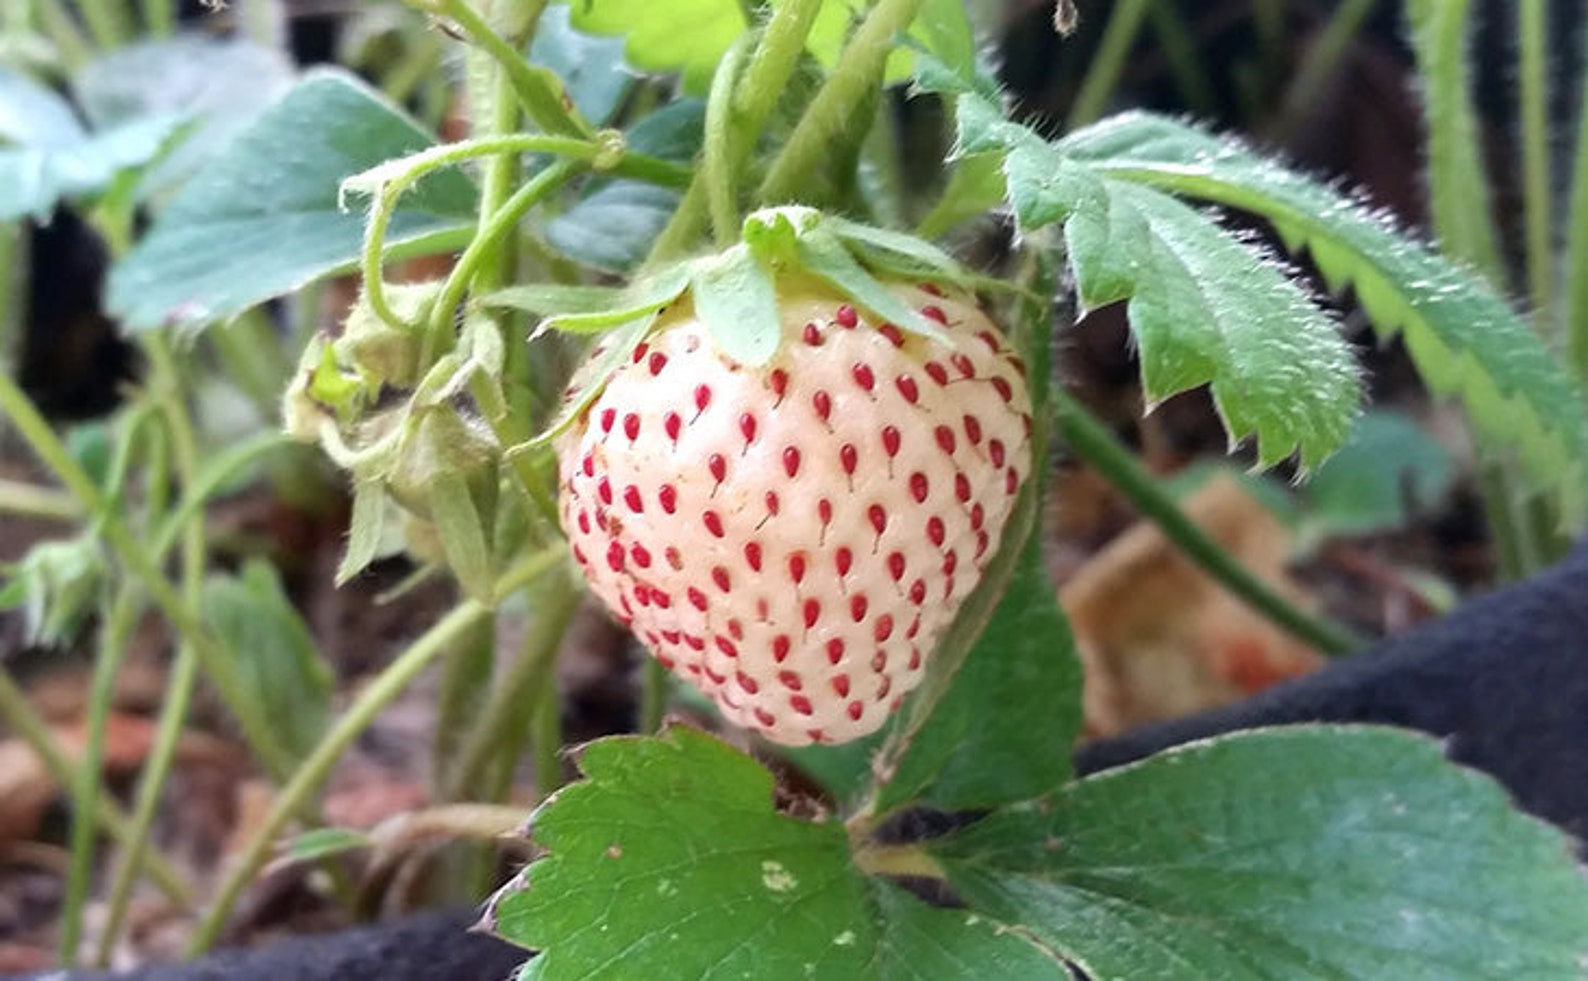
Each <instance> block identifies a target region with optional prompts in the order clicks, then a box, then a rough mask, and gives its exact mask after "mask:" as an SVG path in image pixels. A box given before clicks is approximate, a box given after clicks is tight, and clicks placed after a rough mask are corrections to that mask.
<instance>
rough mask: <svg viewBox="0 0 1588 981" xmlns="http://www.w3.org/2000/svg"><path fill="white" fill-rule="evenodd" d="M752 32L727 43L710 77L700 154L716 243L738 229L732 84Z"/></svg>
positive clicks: (728, 241) (730, 240) (723, 241)
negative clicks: (704, 133)
mask: <svg viewBox="0 0 1588 981" xmlns="http://www.w3.org/2000/svg"><path fill="white" fill-rule="evenodd" d="M753 37H754V35H753V34H751V33H749V32H745V33H744V34H741V35H739V36H738V37H737V38H736V39H735V40H734V42H733V44H732V45H730V46H729V47H728V51H727V53H726V54H724V55H723V56H722V61H721V62H719V63H718V65H717V74H716V75H715V76H713V77H712V80H711V94H710V96H709V98H708V99H707V101H706V144H705V149H704V151H703V152H702V155H701V177H702V179H703V180H704V181H705V182H706V198H707V203H708V204H709V206H710V211H711V230H712V234H713V235H714V236H715V237H716V240H717V247H718V248H719V249H725V248H727V247H728V246H729V245H732V244H733V241H734V239H735V238H736V237H737V234H738V231H739V227H738V226H739V203H738V181H737V179H736V171H737V168H736V167H735V166H734V154H733V147H734V143H735V140H734V136H735V134H734V123H736V122H737V121H738V117H737V114H736V113H735V112H734V111H733V85H734V82H736V81H737V80H738V78H739V72H740V69H741V68H742V67H743V66H744V63H745V60H746V57H747V55H748V54H749V50H750V41H751V39H752V38H753Z"/></svg>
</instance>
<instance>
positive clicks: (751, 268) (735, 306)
mask: <svg viewBox="0 0 1588 981" xmlns="http://www.w3.org/2000/svg"><path fill="white" fill-rule="evenodd" d="M690 287H691V292H692V295H693V299H694V301H695V314H696V316H698V317H699V318H700V319H701V320H702V321H703V322H704V323H705V325H706V329H707V330H708V331H710V332H711V339H712V340H713V341H715V342H716V343H717V346H718V347H719V348H721V349H722V352H723V353H724V354H726V355H727V356H728V357H730V358H732V359H733V360H735V361H738V362H740V363H741V364H745V365H750V366H752V367H753V366H757V365H762V364H765V363H766V362H767V360H768V359H769V358H771V357H772V355H773V354H774V353H776V351H777V345H778V341H779V340H780V338H781V337H782V332H783V324H782V320H781V319H780V318H779V316H778V307H777V293H776V291H775V290H774V289H773V286H772V277H771V276H769V275H767V272H766V270H765V269H763V268H761V263H760V262H758V261H757V260H756V257H755V255H754V254H753V253H751V251H750V250H749V248H748V247H746V246H744V245H736V246H734V247H733V248H731V249H729V250H728V251H726V252H723V253H721V254H720V255H714V256H708V257H706V258H703V259H698V260H696V261H695V262H694V263H693V264H692V265H691V270H690Z"/></svg>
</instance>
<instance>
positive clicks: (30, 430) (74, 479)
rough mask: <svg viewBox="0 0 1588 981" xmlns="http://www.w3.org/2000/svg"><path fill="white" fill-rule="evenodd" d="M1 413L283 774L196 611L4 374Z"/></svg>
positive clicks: (268, 762)
mask: <svg viewBox="0 0 1588 981" xmlns="http://www.w3.org/2000/svg"><path fill="white" fill-rule="evenodd" d="M150 350H151V352H153V351H156V350H158V345H154V346H151V348H150ZM0 414H3V415H5V416H7V417H8V418H10V420H11V422H12V425H13V426H15V427H16V430H17V432H18V433H19V434H20V435H21V436H22V439H23V440H24V442H26V443H27V444H28V447H29V448H30V449H31V450H32V451H33V453H34V455H35V456H37V457H38V458H39V460H40V461H41V462H43V463H44V465H45V466H46V467H48V468H49V469H50V470H51V471H53V472H54V474H55V476H56V478H57V479H59V480H60V481H61V483H62V484H64V485H65V486H66V489H67V490H68V491H69V492H70V493H71V494H72V496H73V497H75V498H76V499H77V501H78V504H79V505H80V506H81V507H82V509H83V510H84V511H85V512H87V513H89V514H92V515H96V516H97V522H98V526H99V533H100V536H101V538H103V539H104V541H105V542H106V544H108V545H109V546H110V548H111V550H112V551H113V552H115V554H116V556H117V557H118V558H119V559H120V560H121V561H122V562H123V563H124V564H125V565H126V566H127V569H128V571H129V572H130V573H131V574H132V575H133V576H135V577H136V578H137V579H139V580H140V581H141V582H142V584H143V586H144V588H145V589H147V590H148V591H149V596H150V598H151V599H153V600H154V603H155V605H156V606H157V607H159V609H160V612H161V613H162V614H164V615H165V617H166V618H167V619H168V620H169V621H170V622H171V624H172V626H173V627H175V628H176V630H177V632H178V633H179V634H181V635H182V637H183V638H184V639H185V640H187V641H189V642H191V643H192V644H193V645H194V646H195V648H196V650H197V651H198V655H199V659H200V662H201V663H202V664H203V665H204V669H205V673H206V675H208V677H209V678H210V680H211V682H212V683H213V684H214V685H215V687H216V690H217V691H218V692H219V694H220V696H221V699H222V701H223V702H224V703H225V704H226V707H227V709H228V710H229V711H230V712H231V713H232V715H233V716H234V717H235V718H236V719H237V721H238V723H239V725H240V726H241V727H242V730H243V734H244V737H245V738H246V739H247V740H248V743H249V746H250V748H251V749H252V750H253V751H254V753H255V754H257V755H258V756H259V758H260V761H261V762H262V763H263V764H264V766H265V769H266V771H267V772H270V773H284V772H285V771H286V770H287V769H288V767H289V765H290V761H289V757H288V756H287V754H286V752H285V750H283V749H282V747H281V744H280V742H279V740H277V738H276V736H275V730H274V728H273V727H272V726H271V724H270V720H269V719H268V718H266V717H265V715H264V713H263V711H262V710H261V709H260V707H259V705H258V704H257V703H256V702H254V700H253V699H252V698H251V697H250V693H249V692H248V691H246V690H245V689H244V688H243V686H242V683H241V681H240V680H239V679H238V677H237V675H236V673H235V671H233V670H232V665H231V662H230V661H229V660H228V659H227V657H226V655H225V653H224V652H223V651H221V650H220V649H219V648H218V647H217V646H216V645H215V643H214V641H213V640H212V638H211V637H210V636H209V634H208V632H207V631H206V630H205V629H204V626H203V624H202V622H201V621H200V619H199V617H198V615H197V613H196V612H195V611H194V610H192V609H191V608H189V607H188V606H187V604H186V603H184V602H183V600H182V597H181V596H180V595H179V594H178V593H177V591H176V589H175V588H174V587H172V585H171V584H170V582H169V581H167V580H166V578H165V575H164V573H162V572H161V570H160V569H159V567H158V565H157V564H156V563H155V561H154V560H153V558H152V557H151V556H150V555H149V553H148V552H147V551H145V549H144V547H143V544H142V543H141V542H140V541H139V540H138V539H137V537H136V536H134V535H133V534H132V531H131V530H130V529H129V528H128V526H127V523H126V520H125V518H124V517H123V515H122V514H121V513H120V512H119V511H118V510H117V509H114V508H107V507H106V504H105V499H104V496H103V495H102V494H101V493H100V490H99V488H98V487H96V486H94V482H93V480H92V479H90V478H89V476H88V474H87V473H86V472H84V470H83V468H82V467H81V466H80V465H79V464H78V463H77V461H76V460H74V459H73V458H72V456H71V454H70V453H69V452H67V449H66V446H65V445H64V444H63V443H62V442H61V441H60V438H59V437H57V436H56V435H55V432H54V431H53V430H52V429H51V428H50V426H49V423H48V422H46V421H45V420H44V417H43V416H42V415H40V414H39V411H38V409H37V408H36V407H35V406H34V405H33V403H32V402H31V401H30V400H29V399H28V397H27V396H26V395H25V394H23V392H22V390H21V389H20V388H19V387H18V386H17V384H16V382H15V381H14V380H13V379H12V378H11V376H10V375H9V374H6V373H4V372H0Z"/></svg>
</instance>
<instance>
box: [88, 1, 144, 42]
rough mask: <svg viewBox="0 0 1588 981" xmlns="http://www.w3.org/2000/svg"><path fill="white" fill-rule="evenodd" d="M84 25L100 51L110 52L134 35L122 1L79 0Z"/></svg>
mask: <svg viewBox="0 0 1588 981" xmlns="http://www.w3.org/2000/svg"><path fill="white" fill-rule="evenodd" d="M77 9H78V10H79V11H81V12H82V15H83V23H85V24H87V25H88V33H89V34H90V35H91V36H92V37H93V39H94V43H95V44H96V45H98V46H99V48H100V50H102V51H108V50H110V49H111V48H115V47H118V46H120V45H121V44H123V43H125V42H126V40H127V39H128V38H129V37H130V36H131V35H132V25H131V24H129V23H128V22H127V8H126V6H125V5H124V4H123V3H122V2H121V0H77Z"/></svg>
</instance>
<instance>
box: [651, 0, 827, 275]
mask: <svg viewBox="0 0 1588 981" xmlns="http://www.w3.org/2000/svg"><path fill="white" fill-rule="evenodd" d="M822 2H823V0H783V2H782V3H779V4H777V5H776V6H775V7H774V8H773V9H772V16H771V18H770V19H769V20H768V21H767V24H766V30H765V31H764V32H763V33H762V34H761V41H760V43H759V44H757V45H756V49H755V53H754V54H753V55H751V56H750V64H749V65H748V66H747V67H746V68H745V70H744V76H743V78H742V80H741V81H740V83H739V87H738V92H737V93H736V94H735V97H734V112H733V115H734V117H735V119H736V120H737V122H738V126H737V134H736V135H737V139H736V140H735V141H734V145H733V147H732V149H731V151H730V154H729V169H730V170H732V171H733V172H735V173H737V172H738V171H739V170H740V169H741V168H742V167H743V166H744V163H745V161H746V160H748V159H749V157H750V151H751V150H752V149H754V147H755V142H756V140H757V139H759V138H760V136H761V130H762V129H763V128H765V126H766V122H767V120H768V119H769V118H770V117H771V115H772V110H773V109H775V108H776V107H777V103H778V99H780V98H781V97H782V95H783V91H784V89H785V88H787V86H788V81H789V78H790V77H791V76H792V75H793V74H794V69H795V67H796V66H797V65H798V64H799V58H800V54H801V53H802V52H804V50H805V38H806V36H808V35H809V34H810V32H811V25H812V24H814V23H815V22H816V14H817V13H818V12H819V11H820V10H821V7H822ZM706 187H707V185H706V177H705V174H704V172H700V173H697V174H696V175H695V179H694V181H693V182H691V183H690V185H689V189H688V190H687V191H686V192H685V193H684V199H683V200H682V201H681V202H679V205H678V210H677V211H675V212H673V217H672V218H671V219H670V220H669V221H668V223H667V227H666V228H664V229H662V233H661V234H660V235H658V236H657V238H656V242H655V243H654V244H653V245H652V246H651V254H650V255H649V256H647V257H646V260H645V265H647V266H651V265H655V264H656V263H659V262H663V261H666V260H668V259H673V258H677V257H678V256H680V255H683V254H684V253H687V252H688V251H689V250H690V249H692V248H694V247H695V245H696V243H697V242H698V241H699V240H700V236H701V233H702V232H703V230H704V229H705V227H706V223H707V218H708V209H709V201H708V200H707V194H706Z"/></svg>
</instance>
